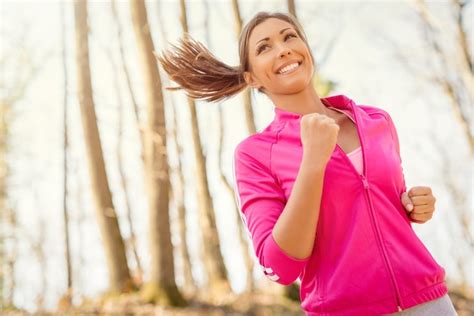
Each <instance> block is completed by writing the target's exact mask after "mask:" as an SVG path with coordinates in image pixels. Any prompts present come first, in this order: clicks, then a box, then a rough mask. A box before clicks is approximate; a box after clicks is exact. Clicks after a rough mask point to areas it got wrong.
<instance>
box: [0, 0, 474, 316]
mask: <svg viewBox="0 0 474 316" xmlns="http://www.w3.org/2000/svg"><path fill="white" fill-rule="evenodd" d="M258 11H283V12H291V13H293V14H294V15H295V16H297V17H298V19H299V20H300V22H301V23H302V25H303V27H304V28H305V31H306V33H307V35H308V39H309V42H310V44H311V49H312V50H313V54H314V56H315V59H316V65H315V67H316V76H315V78H314V84H315V85H316V89H317V91H318V94H319V95H320V96H327V95H335V94H345V95H347V96H349V97H350V98H352V99H353V100H355V102H356V103H358V104H369V105H374V106H378V107H381V108H383V109H385V110H387V111H388V112H389V113H390V114H391V115H392V117H393V119H394V122H395V124H396V126H397V130H398V133H399V137H400V143H401V155H402V160H403V167H404V172H405V178H406V182H407V187H408V188H410V187H412V186H418V185H426V186H430V187H431V188H432V189H433V192H434V195H435V197H436V198H437V202H436V212H435V216H434V217H433V218H432V219H431V220H429V221H428V222H427V223H425V224H413V227H414V229H415V231H416V232H417V234H418V236H419V237H420V238H421V239H422V241H423V242H424V243H425V245H426V246H427V248H428V249H429V250H430V251H431V252H432V254H433V256H434V257H435V259H436V260H437V261H438V262H439V263H440V264H441V265H442V266H443V267H445V269H446V271H447V280H448V285H449V287H450V295H451V298H452V299H453V301H454V303H455V307H456V309H457V310H458V311H459V313H460V315H474V308H473V305H472V300H473V287H474V276H473V264H474V262H473V253H474V251H473V250H474V232H473V199H472V197H473V168H472V166H473V156H474V138H473V131H474V127H473V126H474V123H473V113H472V109H473V101H474V72H473V61H474V58H473V32H472V30H473V9H472V3H471V1H460V0H445V1H441V0H439V1H422V0H406V1H405V0H380V1H368V0H367V1H356V0H353V1H349V0H346V1H310V0H305V1H290V0H288V1H284V0H274V1H251V0H246V1H241V0H192V1H189V0H188V1H185V0H173V1H172V0H167V1H146V2H144V1H143V0H130V1H125V0H120V1H119V0H117V1H106V0H103V1H13V0H9V1H5V0H2V1H1V17H0V19H1V22H0V23H1V46H0V48H1V52H0V65H1V81H0V83H1V85H0V87H1V95H0V311H1V312H2V313H4V314H17V313H18V314H23V313H55V314H61V315H64V314H67V313H72V314H76V315H77V314H103V313H105V314H121V313H124V314H125V313H129V314H141V315H148V314H150V315H151V314H156V315H201V314H202V315H231V314H232V315H303V313H302V312H301V310H300V309H299V303H298V300H299V297H298V285H299V284H298V282H296V283H295V284H293V285H291V286H288V287H284V286H281V285H279V284H276V283H274V282H272V281H270V280H269V279H267V278H265V277H264V275H263V273H262V271H261V270H260V268H259V265H258V261H257V259H256V257H255V255H254V254H253V250H252V248H251V243H250V240H249V239H248V237H247V235H246V233H245V227H244V226H243V223H242V222H241V219H240V217H239V210H238V209H237V207H236V203H235V196H234V191H233V174H232V173H233V170H232V157H233V149H234V147H235V145H236V144H237V143H238V142H239V141H240V140H242V139H243V138H245V137H247V136H248V135H250V134H253V133H255V132H258V131H259V130H261V129H263V128H264V127H265V126H266V125H267V124H268V123H269V122H270V121H271V120H272V118H273V105H272V104H271V102H270V101H269V100H268V99H267V98H266V97H264V96H263V95H262V94H258V93H257V94H255V93H254V92H251V91H249V90H248V89H247V90H246V91H245V92H243V93H241V94H240V95H238V96H236V97H234V98H232V99H229V100H227V101H225V102H220V103H214V104H213V103H205V102H200V101H196V102H195V101H193V100H191V99H188V98H187V97H186V95H185V94H184V92H170V91H168V90H165V89H164V87H165V86H172V85H173V83H172V82H170V81H169V78H167V76H166V74H165V73H164V72H163V70H162V69H161V67H159V65H158V63H157V59H156V57H155V56H154V54H153V53H154V52H159V51H160V50H162V49H164V48H168V47H169V44H170V43H174V42H176V41H177V39H178V38H179V37H182V36H183V34H184V33H185V32H187V33H189V34H190V35H191V36H193V38H195V39H197V40H199V41H201V42H202V43H203V44H205V45H206V46H207V47H208V48H209V49H210V50H211V51H212V52H213V53H214V54H215V55H216V56H217V57H219V58H221V59H222V60H223V61H224V62H226V63H227V64H229V65H232V66H236V65H237V64H238V47H237V43H238V36H239V34H240V31H241V29H242V27H243V26H244V25H245V23H246V21H248V20H249V19H250V18H251V17H252V16H253V15H254V14H255V13H256V12H258ZM407 264H408V265H409V264H410V262H407ZM469 303H471V304H470V305H469Z"/></svg>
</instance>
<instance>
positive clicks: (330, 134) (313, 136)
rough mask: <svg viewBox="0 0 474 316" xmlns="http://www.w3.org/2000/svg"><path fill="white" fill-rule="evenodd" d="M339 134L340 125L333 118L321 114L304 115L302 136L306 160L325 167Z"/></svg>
mask: <svg viewBox="0 0 474 316" xmlns="http://www.w3.org/2000/svg"><path fill="white" fill-rule="evenodd" d="M338 133H339V125H338V124H337V123H336V121H335V120H334V119H333V118H331V117H329V116H327V115H324V114H319V113H310V114H306V115H303V116H302V117H301V121H300V134H301V143H302V145H303V153H304V156H305V158H308V160H309V161H311V162H312V163H317V164H319V165H320V166H323V167H325V166H326V164H327V163H328V161H329V159H330V158H331V154H332V152H333V151H334V147H335V146H336V142H337V134H338Z"/></svg>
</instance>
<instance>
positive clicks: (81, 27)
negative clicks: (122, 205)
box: [74, 0, 133, 293]
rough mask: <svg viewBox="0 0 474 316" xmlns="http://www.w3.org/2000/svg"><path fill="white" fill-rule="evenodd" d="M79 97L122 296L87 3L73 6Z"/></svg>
mask: <svg viewBox="0 0 474 316" xmlns="http://www.w3.org/2000/svg"><path fill="white" fill-rule="evenodd" d="M74 16H75V27H76V64H77V76H78V80H77V82H78V94H79V95H78V97H79V105H80V108H81V116H82V127H83V132H84V137H85V145H86V155H87V162H88V165H89V175H90V180H91V189H92V196H93V199H94V204H95V212H96V216H97V222H98V225H99V230H100V233H101V236H102V242H103V245H104V250H105V258H106V261H107V267H108V273H109V290H110V291H113V292H118V293H120V292H124V291H128V290H130V289H131V288H132V286H133V284H132V280H131V278H130V272H129V270H128V265H127V257H126V255H125V247H124V243H123V239H122V236H121V234H120V228H119V224H118V220H117V216H116V214H115V210H114V206H113V203H112V194H111V192H110V189H109V184H108V181H107V173H106V170H105V163H104V158H103V153H102V147H101V144H100V137H99V130H98V127H97V120H96V114H95V109H94V100H93V96H92V83H91V75H90V65H89V45H88V25H87V1H84V0H76V1H75V2H74Z"/></svg>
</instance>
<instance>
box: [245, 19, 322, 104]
mask: <svg viewBox="0 0 474 316" xmlns="http://www.w3.org/2000/svg"><path fill="white" fill-rule="evenodd" d="M248 47H249V64H250V72H245V73H244V78H245V80H246V82H247V83H248V84H249V85H250V86H251V87H254V88H263V89H264V91H265V92H266V93H267V95H268V96H271V95H272V94H273V95H274V94H294V93H298V92H300V91H302V90H304V89H305V88H306V87H307V85H308V84H309V83H310V82H311V79H312V77H313V64H312V61H311V56H310V52H309V49H308V47H307V46H306V43H305V42H304V41H303V39H302V38H300V37H299V35H298V33H297V32H296V30H295V28H294V27H293V25H292V24H290V23H288V22H286V21H283V20H280V19H276V18H269V19H267V20H265V21H264V22H262V23H260V24H259V25H257V26H256V27H255V28H254V29H253V30H252V33H251V34H250V38H249V45H248ZM288 66H289V67H288ZM281 70H283V72H281Z"/></svg>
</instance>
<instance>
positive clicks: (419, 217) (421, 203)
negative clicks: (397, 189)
mask: <svg viewBox="0 0 474 316" xmlns="http://www.w3.org/2000/svg"><path fill="white" fill-rule="evenodd" d="M401 201H402V204H403V206H404V207H405V210H406V211H407V212H408V216H409V217H410V220H411V221H412V222H415V223H419V224H422V223H425V222H426V221H428V220H429V219H431V218H432V217H433V213H434V211H435V203H436V198H435V197H434V196H433V193H432V191H431V188H430V187H424V186H418V187H412V188H411V189H410V190H408V191H407V192H403V193H402V197H401Z"/></svg>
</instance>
